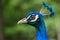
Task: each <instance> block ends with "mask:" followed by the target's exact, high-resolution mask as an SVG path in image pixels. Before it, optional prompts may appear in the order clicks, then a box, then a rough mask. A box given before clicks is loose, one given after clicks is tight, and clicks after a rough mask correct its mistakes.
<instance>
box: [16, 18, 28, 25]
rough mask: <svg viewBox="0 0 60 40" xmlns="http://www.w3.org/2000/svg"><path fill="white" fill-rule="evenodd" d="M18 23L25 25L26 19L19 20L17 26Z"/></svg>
mask: <svg viewBox="0 0 60 40" xmlns="http://www.w3.org/2000/svg"><path fill="white" fill-rule="evenodd" d="M19 23H27V19H26V18H23V19H21V20H19V21H18V22H17V24H19Z"/></svg>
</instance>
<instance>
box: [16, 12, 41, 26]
mask: <svg viewBox="0 0 60 40" xmlns="http://www.w3.org/2000/svg"><path fill="white" fill-rule="evenodd" d="M40 22H41V21H40V13H39V12H37V11H34V12H30V13H28V14H27V15H26V17H25V18H23V19H21V20H19V21H18V22H17V24H19V23H27V24H30V25H32V26H37V25H40Z"/></svg>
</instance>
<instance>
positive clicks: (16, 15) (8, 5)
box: [2, 0, 60, 40]
mask: <svg viewBox="0 0 60 40" xmlns="http://www.w3.org/2000/svg"><path fill="white" fill-rule="evenodd" d="M43 1H45V2H46V3H48V4H49V5H51V6H52V7H53V10H54V12H55V16H54V17H52V18H48V19H44V20H45V23H46V26H47V34H48V37H49V38H53V39H56V24H57V23H56V22H57V20H59V13H60V3H59V2H60V1H58V0H2V2H3V6H4V7H3V14H4V27H5V31H4V33H5V36H6V37H8V36H14V35H15V36H16V35H17V33H20V37H22V38H23V37H26V38H30V40H32V38H33V37H34V36H35V29H34V27H32V26H30V25H27V24H19V25H17V24H16V23H17V21H18V20H20V19H22V18H23V17H25V16H26V15H27V14H28V13H29V12H30V11H35V10H37V11H40V9H41V7H42V2H43ZM57 18H58V19H57Z"/></svg>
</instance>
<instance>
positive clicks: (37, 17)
mask: <svg viewBox="0 0 60 40" xmlns="http://www.w3.org/2000/svg"><path fill="white" fill-rule="evenodd" d="M42 4H43V6H44V7H45V8H46V9H47V10H49V11H50V14H43V13H44V11H43V9H41V10H40V11H31V12H29V13H28V14H27V15H26V17H25V18H23V19H21V20H19V21H18V22H17V24H19V23H27V24H29V25H32V26H34V27H35V28H36V40H48V36H47V33H46V27H45V23H44V19H43V17H48V16H50V17H52V16H54V11H53V9H52V7H51V6H50V5H48V4H47V3H45V2H43V3H42Z"/></svg>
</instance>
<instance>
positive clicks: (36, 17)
mask: <svg viewBox="0 0 60 40" xmlns="http://www.w3.org/2000/svg"><path fill="white" fill-rule="evenodd" d="M37 19H38V15H36V16H35V19H34V20H31V21H30V22H35V21H36V20H37Z"/></svg>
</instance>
